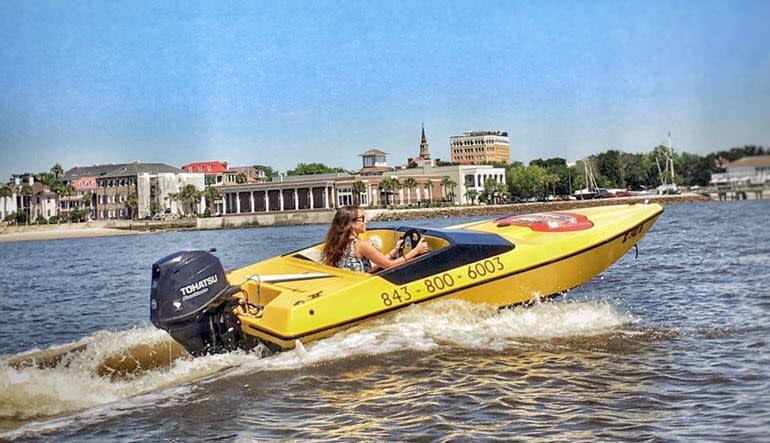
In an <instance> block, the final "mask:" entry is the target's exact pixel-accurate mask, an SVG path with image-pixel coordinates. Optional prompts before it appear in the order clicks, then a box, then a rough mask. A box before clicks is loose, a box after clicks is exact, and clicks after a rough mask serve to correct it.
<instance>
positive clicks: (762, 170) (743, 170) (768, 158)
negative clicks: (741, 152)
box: [711, 155, 770, 184]
mask: <svg viewBox="0 0 770 443" xmlns="http://www.w3.org/2000/svg"><path fill="white" fill-rule="evenodd" d="M731 181H732V182H735V181H742V182H750V183H755V184H758V183H765V182H770V155H754V156H751V157H743V158H739V159H738V160H735V161H734V162H731V163H728V164H727V165H725V172H723V173H718V174H711V183H725V182H731Z"/></svg>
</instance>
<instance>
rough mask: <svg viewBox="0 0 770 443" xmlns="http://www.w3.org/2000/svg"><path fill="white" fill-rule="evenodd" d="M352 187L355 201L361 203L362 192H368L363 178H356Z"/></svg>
mask: <svg viewBox="0 0 770 443" xmlns="http://www.w3.org/2000/svg"><path fill="white" fill-rule="evenodd" d="M351 189H352V191H353V201H354V202H355V204H357V205H360V204H361V194H363V193H364V192H366V185H365V184H364V182H362V181H361V180H356V181H354V182H353V185H352V186H351Z"/></svg>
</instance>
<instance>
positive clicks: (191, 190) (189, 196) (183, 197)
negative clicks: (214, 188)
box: [176, 185, 201, 215]
mask: <svg viewBox="0 0 770 443" xmlns="http://www.w3.org/2000/svg"><path fill="white" fill-rule="evenodd" d="M176 196H177V199H178V200H179V202H180V203H181V204H182V207H183V209H182V214H183V215H184V211H185V210H186V209H189V210H190V213H193V212H195V207H194V206H195V203H196V202H199V201H200V199H201V192H200V191H199V190H198V188H196V187H195V185H184V187H182V190H181V191H179V192H178V193H177V194H176Z"/></svg>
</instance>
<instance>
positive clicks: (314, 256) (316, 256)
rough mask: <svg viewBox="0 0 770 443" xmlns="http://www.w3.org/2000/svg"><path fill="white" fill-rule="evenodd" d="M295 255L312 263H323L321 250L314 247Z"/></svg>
mask: <svg viewBox="0 0 770 443" xmlns="http://www.w3.org/2000/svg"><path fill="white" fill-rule="evenodd" d="M295 255H296V256H298V257H302V258H305V259H308V260H310V261H312V262H316V263H323V258H322V257H321V250H320V249H318V248H316V247H310V248H307V249H303V250H301V251H299V252H297V253H296V254H295Z"/></svg>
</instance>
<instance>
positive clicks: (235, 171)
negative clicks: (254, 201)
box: [181, 160, 268, 185]
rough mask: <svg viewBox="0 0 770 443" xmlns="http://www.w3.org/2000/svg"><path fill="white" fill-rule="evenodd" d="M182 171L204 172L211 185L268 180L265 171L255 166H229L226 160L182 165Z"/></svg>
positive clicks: (207, 181)
mask: <svg viewBox="0 0 770 443" xmlns="http://www.w3.org/2000/svg"><path fill="white" fill-rule="evenodd" d="M181 169H182V171H184V172H188V173H196V172H197V173H202V174H205V176H206V183H208V184H211V185H217V184H233V183H261V182H265V181H267V180H268V178H267V176H266V175H265V172H264V171H261V170H259V169H256V168H255V167H253V166H229V165H228V164H227V162H226V161H218V160H206V161H198V162H192V163H187V164H184V165H182V167H181Z"/></svg>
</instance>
